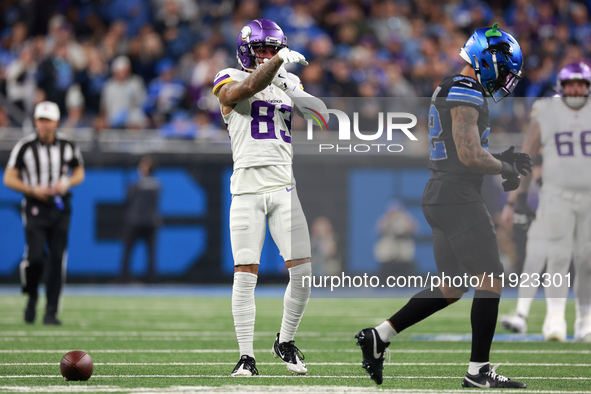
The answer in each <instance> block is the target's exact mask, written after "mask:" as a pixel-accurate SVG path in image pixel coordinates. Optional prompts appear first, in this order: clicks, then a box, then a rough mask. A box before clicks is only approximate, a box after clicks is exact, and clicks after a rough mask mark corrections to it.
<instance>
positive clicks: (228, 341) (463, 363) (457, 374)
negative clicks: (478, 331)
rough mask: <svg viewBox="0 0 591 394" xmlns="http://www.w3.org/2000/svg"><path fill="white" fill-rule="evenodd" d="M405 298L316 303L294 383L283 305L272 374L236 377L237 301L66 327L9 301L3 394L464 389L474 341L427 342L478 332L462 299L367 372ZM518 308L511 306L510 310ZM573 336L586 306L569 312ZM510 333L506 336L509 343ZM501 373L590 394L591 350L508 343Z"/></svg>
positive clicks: (538, 318) (261, 326)
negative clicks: (370, 349) (73, 373)
mask: <svg viewBox="0 0 591 394" xmlns="http://www.w3.org/2000/svg"><path fill="white" fill-rule="evenodd" d="M404 301H405V300H403V299H393V300H388V299H319V298H313V299H312V300H311V301H310V304H309V306H308V309H307V311H306V315H305V316H304V320H303V322H302V324H301V326H300V330H299V333H298V336H297V337H296V344H297V345H298V346H299V347H300V349H301V350H302V351H303V352H304V354H305V356H306V359H305V362H306V364H307V366H308V371H309V372H308V375H307V376H305V377H296V376H291V375H290V374H288V372H287V371H286V369H285V367H284V365H283V364H282V363H281V362H278V361H277V360H276V359H274V358H273V356H272V355H271V354H270V349H271V346H272V344H273V341H274V338H275V335H276V333H277V331H278V330H279V325H280V322H281V308H282V300H281V299H280V298H261V297H259V298H258V299H257V323H256V334H255V351H256V358H257V367H258V369H259V372H260V373H261V376H259V377H253V378H231V377H229V374H230V372H231V371H232V369H233V367H234V365H235V363H236V362H237V361H238V357H239V355H238V352H237V344H236V340H235V336H234V331H233V323H232V317H231V310H230V299H229V298H189V297H136V298H127V297H86V296H72V295H68V296H66V297H64V302H63V312H62V313H61V315H60V318H61V319H62V321H63V323H64V324H63V326H61V327H46V326H43V325H42V324H40V320H41V318H42V316H40V317H39V316H38V318H37V323H36V324H35V325H26V324H25V323H24V322H23V321H22V320H21V318H22V309H23V307H24V303H25V298H24V297H16V296H2V297H0V316H1V318H0V392H2V393H12V392H31V393H32V392H36V393H37V392H38V393H50V392H51V393H62V392H68V393H69V392H85V393H91V392H92V393H94V392H96V393H119V392H131V393H147V392H153V393H161V392H164V393H189V392H212V391H214V392H246V391H253V392H285V393H289V392H326V393H340V392H367V391H377V390H380V391H390V390H391V391H396V392H411V391H416V392H430V391H437V392H450V391H462V392H469V391H472V390H464V389H462V388H461V386H460V383H461V381H462V377H463V375H464V374H465V372H466V370H467V362H468V359H469V351H470V343H469V342H467V341H459V342H449V341H433V340H431V341H427V340H418V339H417V338H418V337H420V336H423V337H424V336H425V335H428V334H468V333H469V332H470V322H469V310H470V304H471V303H470V300H462V301H460V302H458V303H456V304H455V305H453V306H451V307H450V308H447V309H446V310H444V311H441V312H440V313H438V314H437V315H435V316H432V317H431V318H429V319H428V320H426V321H424V322H422V323H419V324H418V325H416V326H415V327H411V328H410V329H408V330H406V331H405V332H404V333H402V334H401V335H399V336H397V337H395V339H394V341H393V343H392V345H391V346H390V350H391V352H390V356H391V358H390V361H389V362H388V360H386V366H385V370H384V378H385V379H384V384H383V385H382V386H380V387H379V388H377V387H376V385H375V384H374V383H373V382H372V381H371V380H370V379H369V377H368V375H366V373H365V371H364V370H363V369H362V368H361V366H360V362H361V352H360V351H359V349H358V347H357V346H355V340H354V338H353V335H354V334H355V333H356V332H357V331H358V330H359V329H361V328H365V327H367V326H372V325H375V324H377V323H379V322H381V321H383V319H384V318H386V317H388V316H390V314H391V312H393V311H394V310H395V309H396V308H397V307H399V306H401V304H402V303H403V302H404ZM514 304H515V300H506V301H502V302H501V313H507V312H509V311H510V310H511V309H512V308H513V307H514ZM544 307H545V306H544V303H543V301H536V302H534V306H533V311H532V316H531V318H530V322H529V323H530V328H531V329H530V331H531V332H532V333H539V332H540V330H541V324H542V319H543V311H544ZM568 312H569V315H568V319H569V325H570V327H569V335H572V322H573V320H574V316H573V315H574V305H573V304H572V303H570V304H569V307H568ZM503 333H505V334H506V332H505V331H504V330H503V329H502V328H500V327H499V328H498V329H497V334H503ZM70 350H84V351H86V352H88V353H89V354H90V355H91V356H92V359H93V360H94V374H93V376H92V378H90V380H88V381H86V382H66V381H64V380H63V378H62V377H61V376H60V372H59V361H60V359H61V357H62V355H63V354H65V353H66V352H67V351H70ZM491 361H492V363H493V364H496V363H499V364H500V366H499V367H498V370H497V372H499V373H501V374H504V375H507V376H509V377H511V378H514V379H518V380H522V381H524V382H525V383H527V385H528V389H527V390H521V391H520V392H522V393H523V392H543V393H564V392H569V393H571V392H573V393H574V392H579V393H580V392H590V390H591V368H590V367H591V344H580V343H572V342H571V343H544V342H511V341H504V342H503V341H496V342H495V343H494V344H493V351H492V355H491Z"/></svg>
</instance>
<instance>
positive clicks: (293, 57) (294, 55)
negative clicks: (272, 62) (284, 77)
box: [277, 48, 308, 66]
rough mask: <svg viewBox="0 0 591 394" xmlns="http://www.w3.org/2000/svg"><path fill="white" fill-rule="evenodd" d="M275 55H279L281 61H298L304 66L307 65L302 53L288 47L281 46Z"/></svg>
mask: <svg viewBox="0 0 591 394" xmlns="http://www.w3.org/2000/svg"><path fill="white" fill-rule="evenodd" d="M277 56H279V59H281V60H283V63H300V64H303V65H304V66H307V65H308V62H307V61H306V58H305V57H304V55H302V54H301V53H299V52H296V51H292V50H291V49H288V48H281V49H280V50H279V52H277Z"/></svg>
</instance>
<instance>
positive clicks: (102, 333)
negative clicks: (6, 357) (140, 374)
mask: <svg viewBox="0 0 591 394" xmlns="http://www.w3.org/2000/svg"><path fill="white" fill-rule="evenodd" d="M224 335H226V336H230V337H233V338H235V337H236V333H235V332H234V331H174V330H170V331H3V332H2V336H3V337H31V336H33V337H68V338H70V337H93V336H94V337H121V336H127V337H146V336H153V337H158V336H185V337H202V336H216V337H219V336H224ZM321 335H322V333H321V332H319V331H311V332H305V333H298V337H318V338H319V337H320V336H321ZM341 335H342V336H343V337H350V338H351V339H352V338H353V335H350V334H349V333H341ZM255 336H260V337H267V336H270V337H276V336H277V332H275V331H261V332H256V333H255Z"/></svg>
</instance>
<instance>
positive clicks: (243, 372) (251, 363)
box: [230, 354, 259, 377]
mask: <svg viewBox="0 0 591 394" xmlns="http://www.w3.org/2000/svg"><path fill="white" fill-rule="evenodd" d="M258 374H259V370H258V369H257V362H256V361H255V360H254V358H252V357H250V356H247V355H246V354H245V355H243V356H241V357H240V361H238V364H236V366H235V367H234V370H233V371H232V373H231V374H230V376H233V377H248V376H254V375H258Z"/></svg>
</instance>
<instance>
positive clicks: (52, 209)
mask: <svg viewBox="0 0 591 394" xmlns="http://www.w3.org/2000/svg"><path fill="white" fill-rule="evenodd" d="M34 118H35V128H36V129H37V133H35V134H31V135H28V136H26V137H24V138H23V139H21V140H20V141H19V142H18V143H17V144H16V146H15V147H14V148H13V149H12V152H11V154H10V158H9V160H8V164H7V166H6V171H5V172H4V184H5V185H6V186H7V187H9V188H11V189H12V190H15V191H17V192H21V193H23V194H24V196H25V199H24V200H23V203H22V217H23V225H24V227H25V238H26V246H25V253H24V255H23V261H22V262H21V265H20V276H21V283H22V289H23V293H27V294H28V295H29V300H28V303H27V307H26V309H25V313H24V319H25V322H27V323H33V322H34V321H35V315H36V306H37V298H38V287H39V282H40V281H41V277H42V274H43V273H45V287H46V290H47V306H46V308H45V317H44V318H43V324H45V325H60V324H61V322H60V321H59V319H58V318H57V316H56V315H57V312H58V304H59V299H60V293H61V289H62V283H63V280H64V278H65V272H66V270H65V268H66V259H67V248H66V246H67V243H68V230H69V228H70V213H71V209H70V197H71V194H70V191H69V189H70V188H71V187H73V186H76V185H79V184H80V183H82V181H83V180H84V166H83V161H82V155H81V153H80V149H78V147H76V145H74V144H73V143H72V142H71V141H69V140H67V139H65V138H64V137H63V136H62V135H60V134H56V130H57V126H58V124H59V120H60V111H59V108H58V106H57V104H55V103H52V102H50V101H44V102H42V103H39V104H38V105H37V106H36V107H35V112H34ZM44 271H45V272H44Z"/></svg>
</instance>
